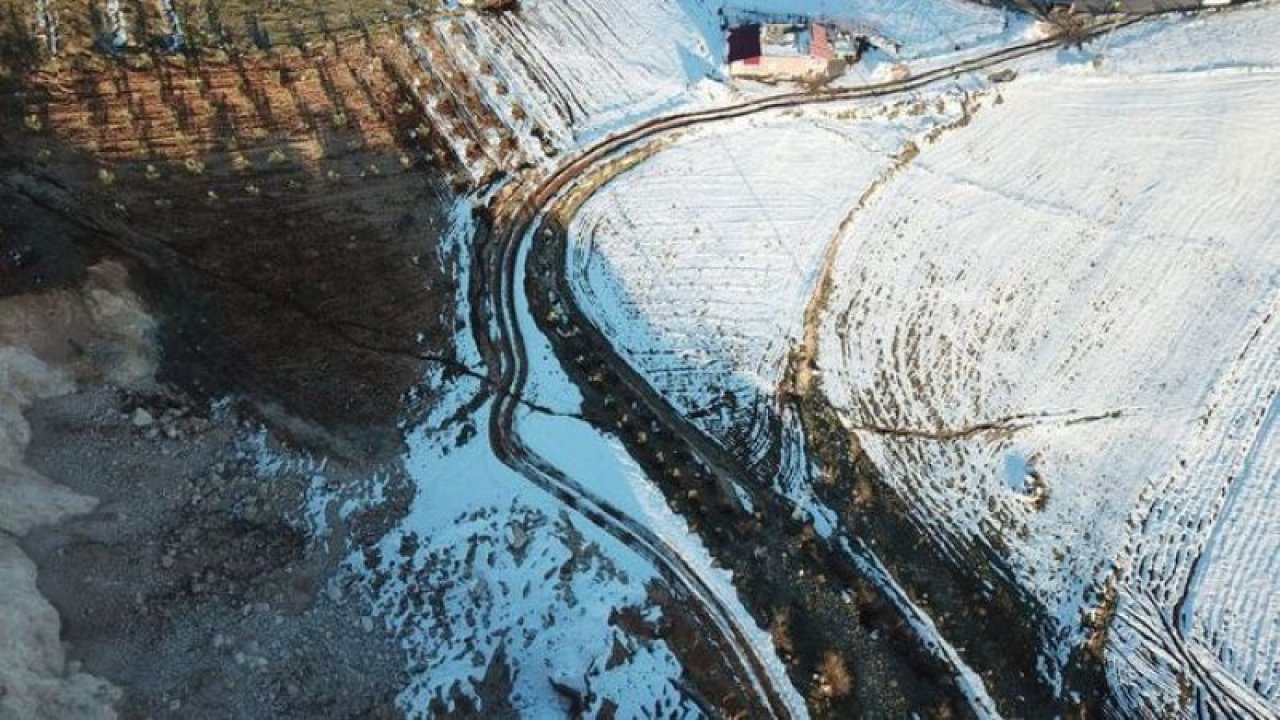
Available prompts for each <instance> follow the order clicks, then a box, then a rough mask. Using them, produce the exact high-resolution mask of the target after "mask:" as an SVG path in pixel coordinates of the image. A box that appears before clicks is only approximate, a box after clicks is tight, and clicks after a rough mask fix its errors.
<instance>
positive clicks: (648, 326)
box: [568, 98, 959, 458]
mask: <svg viewBox="0 0 1280 720" xmlns="http://www.w3.org/2000/svg"><path fill="white" fill-rule="evenodd" d="M939 102H940V105H936V106H935V105H933V104H930V105H929V106H928V107H927V108H926V107H925V106H924V105H923V104H922V105H919V106H915V107H911V106H905V105H904V106H889V107H876V106H866V107H861V108H857V109H854V108H845V109H842V110H840V111H832V113H818V112H814V113H812V114H809V115H805V116H803V117H796V116H794V115H772V116H769V117H765V118H760V119H757V120H752V121H741V122H735V123H733V124H732V125H729V126H719V125H718V126H716V127H714V128H712V129H710V130H709V131H707V132H705V133H701V134H698V135H695V136H694V137H691V138H688V139H685V140H683V141H681V142H678V143H677V144H676V145H674V146H673V147H671V148H669V149H666V150H664V151H662V152H661V153H659V154H658V155H657V156H655V157H653V158H651V159H649V160H648V161H646V162H645V163H643V164H642V165H640V166H639V167H637V168H636V169H634V170H631V171H629V172H627V173H625V174H623V175H621V176H619V177H618V178H616V179H614V180H612V181H611V182H610V183H609V184H608V185H606V186H605V187H604V188H603V189H602V190H601V191H599V192H598V193H596V194H595V195H594V196H593V197H592V198H591V199H590V200H589V201H588V202H587V203H586V204H585V205H584V206H583V207H582V208H581V209H580V210H579V212H578V213H577V215H576V216H575V217H574V219H573V222H572V224H571V225H570V228H569V253H568V254H569V268H568V272H569V276H570V280H571V282H572V284H573V287H574V290H575V292H576V293H577V295H578V297H579V300H580V304H581V306H582V307H583V309H584V311H585V312H586V313H587V314H588V316H589V317H590V318H591V319H592V321H593V322H594V323H595V324H596V325H597V326H598V327H600V328H601V329H602V330H603V331H604V332H605V333H606V334H607V335H608V336H609V337H610V339H611V340H612V342H613V343H614V346H615V348H616V350H617V351H618V352H619V353H620V354H621V356H622V357H623V358H624V359H626V360H627V361H628V362H629V363H630V364H631V365H632V366H633V367H635V368H636V369H637V370H638V371H640V372H641V374H642V375H643V376H644V377H645V378H646V379H647V380H648V381H649V383H650V384H651V385H652V386H653V387H655V388H657V389H658V390H660V391H661V392H662V393H663V394H664V395H665V396H666V397H667V398H669V399H670V400H671V401H672V402H673V403H674V404H675V406H676V408H677V409H679V410H680V411H681V412H682V413H683V414H685V415H686V416H688V417H690V418H693V419H694V421H695V422H696V423H697V424H698V425H699V426H700V427H702V428H703V429H704V430H706V431H707V432H709V433H710V434H711V435H712V436H713V437H716V438H718V439H720V440H721V441H722V442H723V443H724V444H725V445H727V446H730V447H734V448H736V449H738V450H741V451H742V452H744V453H745V454H746V455H747V456H749V457H752V458H759V457H760V456H761V455H762V454H763V453H764V452H765V451H766V450H767V447H766V445H765V444H766V443H767V442H768V440H769V436H768V434H767V432H766V427H765V423H766V422H767V421H768V419H769V416H768V413H769V404H770V403H771V402H772V400H771V398H772V395H773V393H774V391H775V389H776V388H777V385H778V383H779V382H780V381H781V380H782V374H783V369H784V365H785V362H786V359H787V353H788V350H789V349H790V347H791V345H792V343H793V341H794V340H795V339H797V337H798V336H799V333H800V330H801V319H802V316H803V312H804V306H805V304H806V303H807V302H808V297H809V294H810V292H811V291H812V288H813V285H814V282H815V280H816V277H817V273H818V271H819V268H820V267H821V264H822V256H823V251H824V249H825V248H826V247H827V246H828V245H829V244H830V241H831V238H832V236H833V235H834V234H835V233H836V230H837V228H838V226H839V225H840V223H841V222H842V220H843V219H844V218H845V217H847V216H848V214H849V212H850V210H851V209H852V208H853V207H854V206H855V205H856V204H857V202H858V200H859V196H860V195H861V193H862V192H863V191H864V190H865V189H866V188H868V187H869V186H871V185H872V184H873V183H875V182H876V181H877V180H878V179H879V178H881V177H882V176H884V175H885V174H886V173H888V172H889V170H890V169H891V168H893V167H894V166H895V165H896V164H897V157H898V156H899V154H900V153H901V151H902V149H903V147H904V145H905V144H906V143H907V142H908V141H910V140H911V139H912V138H915V139H917V140H918V139H919V138H920V136H921V135H923V134H924V133H926V132H927V131H928V130H929V129H931V128H933V127H936V126H937V125H938V124H939V123H940V122H943V121H945V120H946V119H948V118H951V117H954V116H955V115H958V114H959V108H958V103H957V102H956V100H955V98H949V99H947V100H940V101H939ZM855 117H856V118H858V119H857V120H855Z"/></svg>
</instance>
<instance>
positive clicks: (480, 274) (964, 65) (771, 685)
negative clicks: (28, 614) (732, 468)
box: [471, 17, 1143, 717]
mask: <svg viewBox="0 0 1280 720" xmlns="http://www.w3.org/2000/svg"><path fill="white" fill-rule="evenodd" d="M1142 19H1143V18H1141V17H1131V18H1125V19H1124V20H1122V21H1120V22H1118V23H1108V24H1106V26H1105V27H1102V26H1099V27H1097V28H1095V29H1093V30H1091V31H1089V32H1088V33H1087V34H1086V36H1085V37H1086V39H1087V38H1088V37H1093V36H1095V35H1100V34H1102V33H1104V32H1109V31H1111V30H1113V29H1114V28H1116V27H1124V26H1127V25H1130V24H1133V23H1136V22H1139V21H1140V20H1142ZM1059 44H1060V41H1059V40H1058V39H1056V38H1048V39H1043V40H1037V41H1033V42H1028V43H1024V44H1020V45H1016V46H1012V47H1009V48H1004V49H1001V50H999V51H996V52H993V53H990V54H987V55H984V56H981V57H977V58H972V59H969V60H966V61H963V62H960V63H956V64H954V65H950V66H946V67H942V68H936V69H933V70H930V71H927V72H924V73H921V74H920V75H918V76H916V77H912V78H908V79H905V80H901V81H894V82H886V83H879V84H873V85H868V86H863V87H857V88H843V89H832V90H823V91H818V92H798V93H788V94H783V95H778V96H774V97H770V98H765V99H761V100H756V101H752V102H747V103H742V104H739V105H734V106H729V107H723V108H717V109H713V110H707V111H699V112H687V113H677V114H673V115H669V116H664V117H659V118H655V119H653V120H650V121H648V122H645V123H642V124H640V125H638V126H636V127H634V128H632V129H630V130H627V131H625V132H622V133H619V134H617V135H614V136H611V137H609V138H606V139H604V140H602V141H600V142H599V143H597V144H595V145H593V146H591V147H589V148H587V149H586V150H584V151H582V152H581V153H579V154H577V155H576V156H574V157H573V158H571V159H570V160H569V161H567V162H566V163H564V164H563V165H562V166H561V167H560V168H559V169H558V170H556V171H555V172H554V173H552V174H551V175H550V176H549V177H547V178H546V179H545V180H543V181H542V182H541V183H539V184H538V185H537V186H535V187H533V188H531V189H528V190H521V189H517V190H516V191H515V192H514V193H512V194H509V195H506V196H502V197H500V198H498V199H496V200H495V201H494V202H493V203H491V206H490V208H489V212H490V216H491V218H492V221H493V227H492V228H491V230H490V231H489V232H488V234H487V236H486V237H484V238H482V239H481V241H480V243H479V244H478V247H479V250H480V251H479V252H477V253H476V256H475V257H476V258H477V262H478V263H479V266H478V267H477V269H476V270H477V271H476V272H474V273H473V276H472V277H473V282H474V283H475V285H474V286H473V288H472V289H471V294H472V297H473V313H474V317H473V320H475V322H474V324H473V327H474V328H475V332H476V340H477V343H478V345H479V346H480V348H481V350H482V353H483V354H484V355H485V357H486V361H487V365H488V367H489V368H490V372H491V379H492V384H493V385H494V386H495V387H497V388H499V389H500V390H501V392H500V393H499V394H498V395H497V396H496V398H495V406H494V409H493V412H492V414H491V416H490V427H489V434H490V440H491V442H492V444H493V447H494V450H495V452H496V453H497V455H498V456H499V457H500V458H501V459H502V460H503V461H504V462H506V463H508V464H509V465H511V466H512V467H513V468H515V469H516V470H517V471H519V472H521V473H522V474H523V475H525V477H527V478H528V479H529V480H530V481H531V482H533V483H534V484H535V485H537V486H538V487H540V488H542V489H543V490H545V491H547V492H549V493H551V494H552V495H553V496H555V497H557V498H558V499H560V500H561V501H562V502H565V503H566V504H568V505H570V506H572V507H575V508H578V509H579V510H581V511H582V512H584V514H586V515H587V517H588V518H589V519H591V520H592V521H593V522H596V523H597V524H598V525H599V526H600V527H601V528H602V529H604V530H605V531H606V532H609V533H610V534H612V535H614V536H615V537H617V538H618V539H619V540H620V541H622V542H624V543H625V544H627V545H628V546H630V547H632V548H635V549H636V550H637V551H639V552H641V553H642V554H643V555H645V556H646V557H647V558H648V559H649V560H651V561H652V562H654V564H655V566H656V567H657V568H658V569H659V571H660V572H661V573H662V574H663V575H664V577H666V579H667V580H668V581H669V582H672V583H673V585H676V586H680V587H682V589H683V592H684V594H686V595H687V596H689V597H690V598H691V599H694V600H696V601H697V602H699V603H701V604H702V608H701V610H702V612H703V613H704V614H705V616H706V617H707V618H708V619H709V620H710V625H711V627H714V628H715V629H716V631H717V632H718V633H719V634H720V635H721V636H722V643H723V645H722V647H724V648H725V651H726V653H727V654H728V655H729V659H730V660H731V662H732V663H733V664H734V665H736V666H737V667H738V668H740V669H741V671H742V672H743V675H744V677H743V683H742V685H743V688H744V689H746V690H749V691H751V692H752V693H753V694H754V695H755V696H756V698H757V700H758V702H759V705H760V706H761V708H762V709H763V710H764V711H766V712H768V714H769V715H770V716H773V717H790V716H793V715H798V714H801V713H803V712H804V711H803V709H802V708H801V709H798V710H797V709H796V708H792V707H788V706H787V703H785V702H784V697H785V694H784V692H783V691H782V688H783V687H786V686H787V685H788V684H789V682H790V681H789V680H788V679H787V678H785V677H784V678H779V677H774V676H770V674H769V668H768V667H767V665H766V663H765V662H764V660H763V659H762V658H760V657H759V656H758V654H757V652H756V650H755V649H754V648H753V647H752V646H751V644H750V642H748V641H747V640H746V637H747V633H746V630H745V629H744V628H741V627H739V626H738V625H737V624H736V620H735V618H734V617H733V616H732V614H731V613H730V612H729V611H728V610H727V608H726V607H725V604H724V602H723V601H722V600H721V599H720V598H718V597H717V596H716V595H715V594H714V592H713V591H711V590H710V588H709V587H708V586H707V584H706V583H705V581H704V580H702V579H701V578H700V577H698V576H697V574H696V573H695V572H694V571H693V570H692V569H691V568H690V567H689V565H688V564H687V562H686V561H685V560H684V559H683V558H682V557H681V556H680V554H679V553H678V552H677V551H675V550H674V549H673V548H671V547H670V546H669V545H667V544H666V543H665V542H664V541H663V540H662V539H661V538H659V537H657V536H656V535H655V534H654V533H653V531H652V530H650V529H649V528H647V527H644V526H642V525H640V524H639V523H637V522H635V521H634V520H632V519H630V518H628V517H626V515H625V514H624V513H622V512H621V511H620V510H618V509H617V508H615V507H613V506H612V505H611V504H609V503H608V502H607V501H605V500H603V499H602V498H600V497H598V496H596V495H595V494H594V493H592V492H591V491H590V490H588V489H586V488H585V487H583V486H582V485H581V484H580V483H578V482H577V481H575V480H574V479H573V478H570V477H568V476H567V475H566V474H565V473H563V472H561V471H559V470H557V469H556V468H555V467H554V466H553V465H551V463H549V462H548V461H547V460H546V459H544V458H542V457H540V456H539V455H538V454H537V453H536V452H535V451H534V450H532V449H531V448H530V447H529V446H528V445H526V444H525V443H524V442H523V440H522V439H521V438H520V435H519V432H518V430H517V428H516V412H517V409H518V408H519V403H518V402H517V401H516V398H519V397H521V396H522V395H523V392H522V390H523V388H524V386H525V384H526V382H527V380H528V376H529V367H528V360H527V357H526V355H525V353H526V349H525V341H524V338H523V335H522V330H521V329H520V323H519V310H518V309H517V305H516V302H515V293H516V282H517V281H518V276H519V275H520V273H519V269H520V266H521V263H520V260H519V258H520V257H521V254H522V250H523V249H524V248H525V246H526V244H528V243H537V242H539V239H540V238H541V237H542V235H543V231H542V228H543V225H544V223H546V222H547V220H548V218H551V217H552V216H554V215H556V214H557V211H558V209H559V206H560V205H561V204H562V203H564V201H565V198H566V197H567V196H569V195H570V194H571V192H570V191H572V190H575V189H577V188H578V185H579V183H580V182H582V181H583V180H584V179H585V178H591V177H592V176H593V175H595V174H596V173H595V171H596V169H597V168H599V167H601V166H604V165H606V164H607V163H609V162H611V161H613V160H615V159H616V158H617V157H618V156H620V155H621V154H623V153H626V152H627V151H629V150H633V149H635V148H637V147H639V146H640V145H642V144H644V143H647V142H649V141H652V140H654V139H656V138H659V137H661V136H663V135H665V134H667V133H670V132H673V131H677V130H680V129H684V128H689V127H694V126H698V125H705V124H710V123H715V122H720V121H725V120H731V119H734V118H741V117H746V116H749V115H755V114H759V113H763V112H767V111H770V110H777V109H785V108H796V107H806V106H815V105H822V104H828V103H835V102H841V101H846V100H855V99H862V98H877V97H888V96H893V95H897V94H901V93H905V92H909V91H912V90H916V89H919V88H922V87H925V86H928V85H932V84H934V83H937V82H940V81H944V80H948V79H952V78H956V77H959V76H961V75H965V74H968V73H973V72H977V71H980V70H984V69H987V68H991V67H994V66H997V65H1000V64H1002V63H1006V62H1010V61H1013V60H1016V59H1019V58H1022V57H1026V56H1029V55H1032V54H1035V53H1038V52H1041V51H1044V50H1046V49H1049V48H1052V47H1056V46H1057V45H1059ZM601 184H603V183H600V182H598V181H596V183H595V185H594V187H596V188H598V187H599V186H600V185H601ZM558 271H559V272H561V273H562V272H563V267H560V268H559V269H558ZM538 281H539V279H536V278H534V282H535V283H536V282H538ZM475 300H482V302H474V301H475ZM482 305H483V307H482ZM485 320H488V321H489V322H485ZM574 320H575V322H576V323H577V324H578V325H580V326H589V325H590V323H589V321H588V320H587V319H586V318H585V317H582V316H581V315H580V314H579V316H578V317H576V318H574ZM490 328H492V329H493V330H496V337H493V336H491V335H490ZM552 341H553V342H554V341H555V338H554V337H552ZM599 351H600V355H601V356H602V357H604V358H607V362H608V363H609V364H610V365H612V366H614V367H617V368H618V369H619V370H621V371H623V372H624V374H625V367H624V366H625V361H622V360H621V359H620V358H618V357H617V356H616V354H615V353H614V352H613V350H612V348H610V347H608V346H607V345H606V346H603V347H601V348H599ZM629 385H630V384H629ZM615 391H616V392H618V393H620V394H621V393H624V392H627V391H631V392H632V393H634V394H635V395H637V396H638V400H639V401H640V402H641V403H643V404H644V405H646V406H648V407H651V408H654V409H655V410H657V411H658V415H659V417H661V418H662V419H663V420H664V422H666V423H667V424H668V425H670V426H671V430H672V432H673V434H675V435H677V436H679V437H681V438H682V439H684V440H685V441H686V442H687V443H688V446H689V448H690V450H691V451H692V454H693V455H695V456H697V457H699V459H701V460H703V461H704V465H705V466H707V467H713V468H714V467H722V466H723V465H724V462H723V459H720V458H717V457H716V456H717V454H718V453H716V451H715V450H714V449H713V443H710V442H709V441H708V440H707V439H706V438H704V437H703V436H702V435H701V434H700V433H698V432H696V431H695V430H693V429H692V428H691V427H690V426H689V425H688V423H687V422H686V421H683V419H681V418H678V417H676V416H674V415H673V414H672V412H673V411H671V410H670V408H669V406H667V405H666V403H665V402H664V401H663V400H662V398H660V397H658V395H657V393H656V392H654V391H653V390H652V389H649V388H645V389H644V390H640V389H639V387H637V386H630V387H625V388H623V387H619V388H615ZM947 650H949V648H948V649H947ZM941 655H942V659H944V660H945V661H948V662H950V663H952V664H954V665H958V664H959V661H958V659H957V658H958V656H957V655H955V654H954V651H951V652H950V653H946V652H943V653H942V654H941ZM954 675H955V676H957V677H970V676H972V671H970V670H968V668H964V667H955V668H954ZM968 699H969V701H970V710H971V711H972V712H973V714H974V715H976V716H979V717H990V716H993V715H994V714H995V710H994V703H992V702H990V701H989V699H987V698H985V690H984V689H981V688H978V689H973V690H972V692H971V693H970V697H969V698H968Z"/></svg>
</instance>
